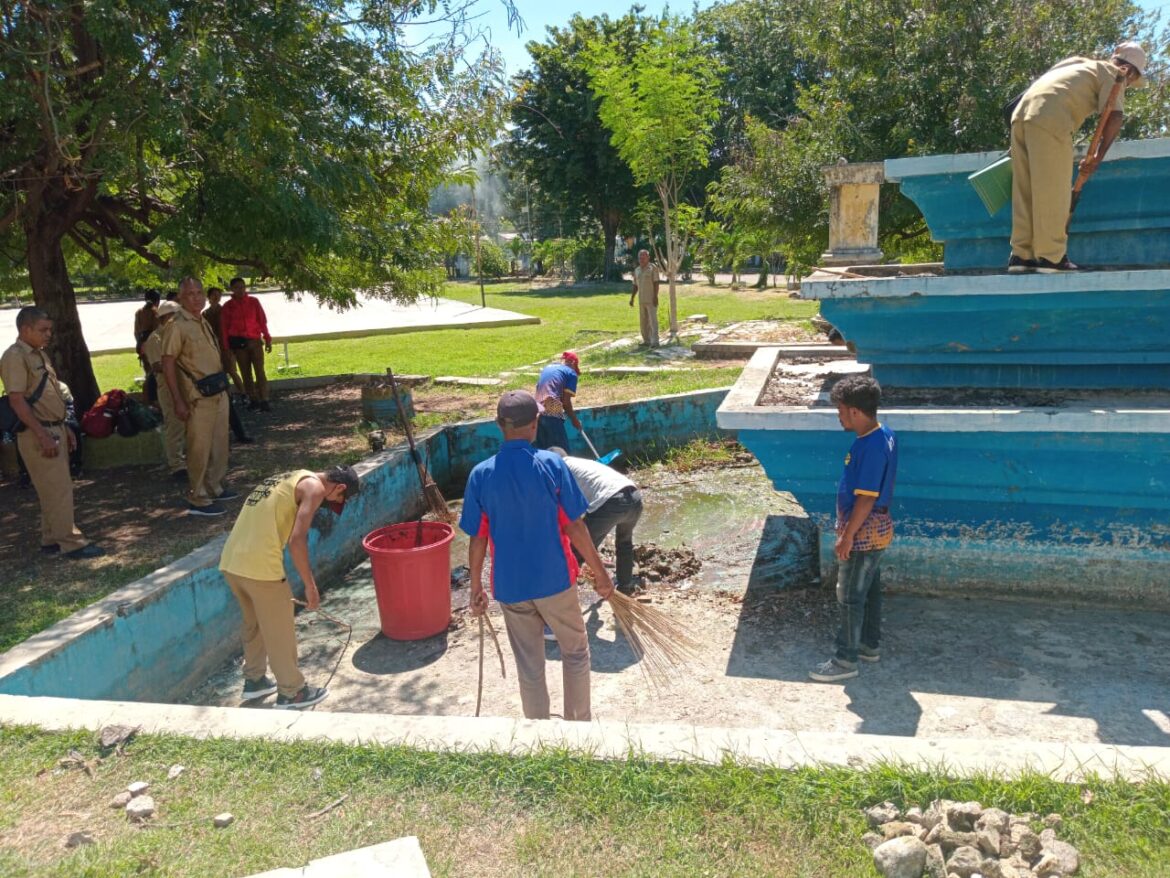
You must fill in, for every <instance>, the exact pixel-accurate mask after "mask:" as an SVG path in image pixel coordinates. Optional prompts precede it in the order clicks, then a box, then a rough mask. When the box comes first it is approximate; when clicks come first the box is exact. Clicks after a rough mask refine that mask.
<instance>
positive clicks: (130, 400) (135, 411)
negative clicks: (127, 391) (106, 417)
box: [126, 396, 162, 433]
mask: <svg viewBox="0 0 1170 878" xmlns="http://www.w3.org/2000/svg"><path fill="white" fill-rule="evenodd" d="M126 410H127V411H128V412H129V413H130V419H131V420H132V421H133V422H134V426H135V427H136V428H138V432H139V433H144V432H147V431H149V430H154V429H157V428H158V426H159V425H160V424H161V423H162V418H160V417H159V416H158V413H157V412H156V411H155V410H154V409H152V408H151V407H150V406H148V405H143V404H142V403H140V402H139V401H138V400H137V399H135V398H134V397H132V396H128V397H126Z"/></svg>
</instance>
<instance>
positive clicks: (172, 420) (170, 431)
mask: <svg viewBox="0 0 1170 878" xmlns="http://www.w3.org/2000/svg"><path fill="white" fill-rule="evenodd" d="M158 406H159V408H161V409H162V413H163V448H164V450H165V451H166V454H167V466H168V467H169V468H170V470H171V472H173V473H174V472H178V471H179V470H181V469H182V468H183V444H184V439H185V437H186V433H187V425H186V424H184V423H183V422H182V421H180V420H179V418H178V416H177V415H176V414H175V401H174V399H172V398H171V391H170V389H169V388H168V387H167V382H166V381H163V380H162V379H161V376H160V380H159V382H158Z"/></svg>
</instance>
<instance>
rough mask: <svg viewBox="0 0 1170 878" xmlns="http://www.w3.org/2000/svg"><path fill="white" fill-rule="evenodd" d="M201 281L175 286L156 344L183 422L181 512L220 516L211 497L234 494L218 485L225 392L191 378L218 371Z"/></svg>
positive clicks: (223, 470) (224, 447) (223, 455)
mask: <svg viewBox="0 0 1170 878" xmlns="http://www.w3.org/2000/svg"><path fill="white" fill-rule="evenodd" d="M205 301H206V300H205V299H204V296H203V284H202V283H200V282H199V280H198V279H196V278H193V277H188V278H184V279H183V281H182V282H181V283H180V284H179V308H180V310H179V312H178V313H177V314H176V315H175V318H174V320H172V321H171V322H170V324H169V325H168V326H167V327H166V331H165V332H164V333H163V337H162V342H163V347H162V367H163V378H164V379H166V385H167V390H169V391H170V394H171V398H172V399H173V400H174V405H175V417H176V418H178V419H179V420H180V421H182V422H183V423H184V424H185V425H186V432H185V435H186V440H187V485H188V491H187V514H188V515H206V516H214V515H223V514H224V513H225V512H227V510H226V509H224V508H223V507H222V506H221V505H219V503H217V502H216V501H217V500H232V499H234V498H235V497H236V496H238V495H237V494H235V493H234V492H233V491H229V490H227V489H225V488H224V484H223V479H224V476H225V475H227V466H228V398H227V392H226V381H227V378H226V376H224V383H225V390H224V392H222V393H217V394H215V395H214V396H204V395H203V394H201V393H200V392H199V390H198V388H197V387H196V386H195V382H196V381H198V380H199V379H201V378H206V377H207V376H209V375H215V374H220V375H222V374H223V373H222V369H221V359H220V354H219V344H218V342H217V341H216V339H215V336H213V335H212V334H211V327H209V326H208V325H207V322H206V321H205V320H204V319H203V305H204V303H205Z"/></svg>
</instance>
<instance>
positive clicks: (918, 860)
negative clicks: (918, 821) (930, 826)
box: [873, 835, 926, 878]
mask: <svg viewBox="0 0 1170 878" xmlns="http://www.w3.org/2000/svg"><path fill="white" fill-rule="evenodd" d="M873 864H874V866H875V867H876V868H877V870H878V872H880V873H881V875H882V878H922V870H923V869H924V868H925V867H926V845H925V844H923V843H922V840H921V839H918V838H915V837H914V836H912V835H903V836H901V837H900V838H893V839H890V840H889V841H887V842H884V843H883V844H880V845H878V846H877V848H875V849H874V852H873Z"/></svg>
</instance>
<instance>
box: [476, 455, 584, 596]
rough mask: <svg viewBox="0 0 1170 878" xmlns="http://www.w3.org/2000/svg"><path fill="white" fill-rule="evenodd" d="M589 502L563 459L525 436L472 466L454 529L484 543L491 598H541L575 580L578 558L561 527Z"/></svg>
mask: <svg viewBox="0 0 1170 878" xmlns="http://www.w3.org/2000/svg"><path fill="white" fill-rule="evenodd" d="M588 505H589V504H588V503H586V502H585V497H584V495H583V494H582V493H581V489H580V488H578V487H577V482H576V481H575V480H574V479H573V475H572V473H570V472H569V468H568V467H567V466H565V463H564V461H562V460H561V459H560V458H559V457H558V456H557V455H555V454H553V453H552V452H551V451H538V450H536V449H535V448H533V447H532V443H530V442H528V441H527V440H526V439H512V440H510V441H508V442H505V443H504V444H503V445H501V446H500V450H499V452H498V453H497V454H496V455H495V456H494V457H490V458H488V459H487V460H485V461H483V463H480V464H479V465H477V466H476V467H475V469H473V470H472V471H471V475H470V476H469V477H468V479H467V489H466V491H464V494H463V514H462V516H461V517H460V519H459V527H460V528H462V529H463V531H464V532H465V533H467V534H468V535H469V536H473V537H486V538H487V539H488V540H489V541H490V545H491V551H492V594H493V595H495V598H496V600H498V601H500V602H501V603H505V604H514V603H518V602H520V601H531V600H535V599H537V598H547V597H550V596H551V595H554V594H557V593H559V592H562V591H564V590H565V589H566V588H568V587H569V586H570V585H572V584H573V580H574V579H575V577H576V572H575V568H576V562H575V559H574V558H573V556H572V552H571V551H570V549H569V538H568V536H566V535H565V533H564V527H565V526H566V525H567V524H569V523H570V522H573V521H576V520H577V519H578V518H580V517H581V516H582V515H584V514H585V510H586V509H587V508H588ZM570 571H572V572H570Z"/></svg>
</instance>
